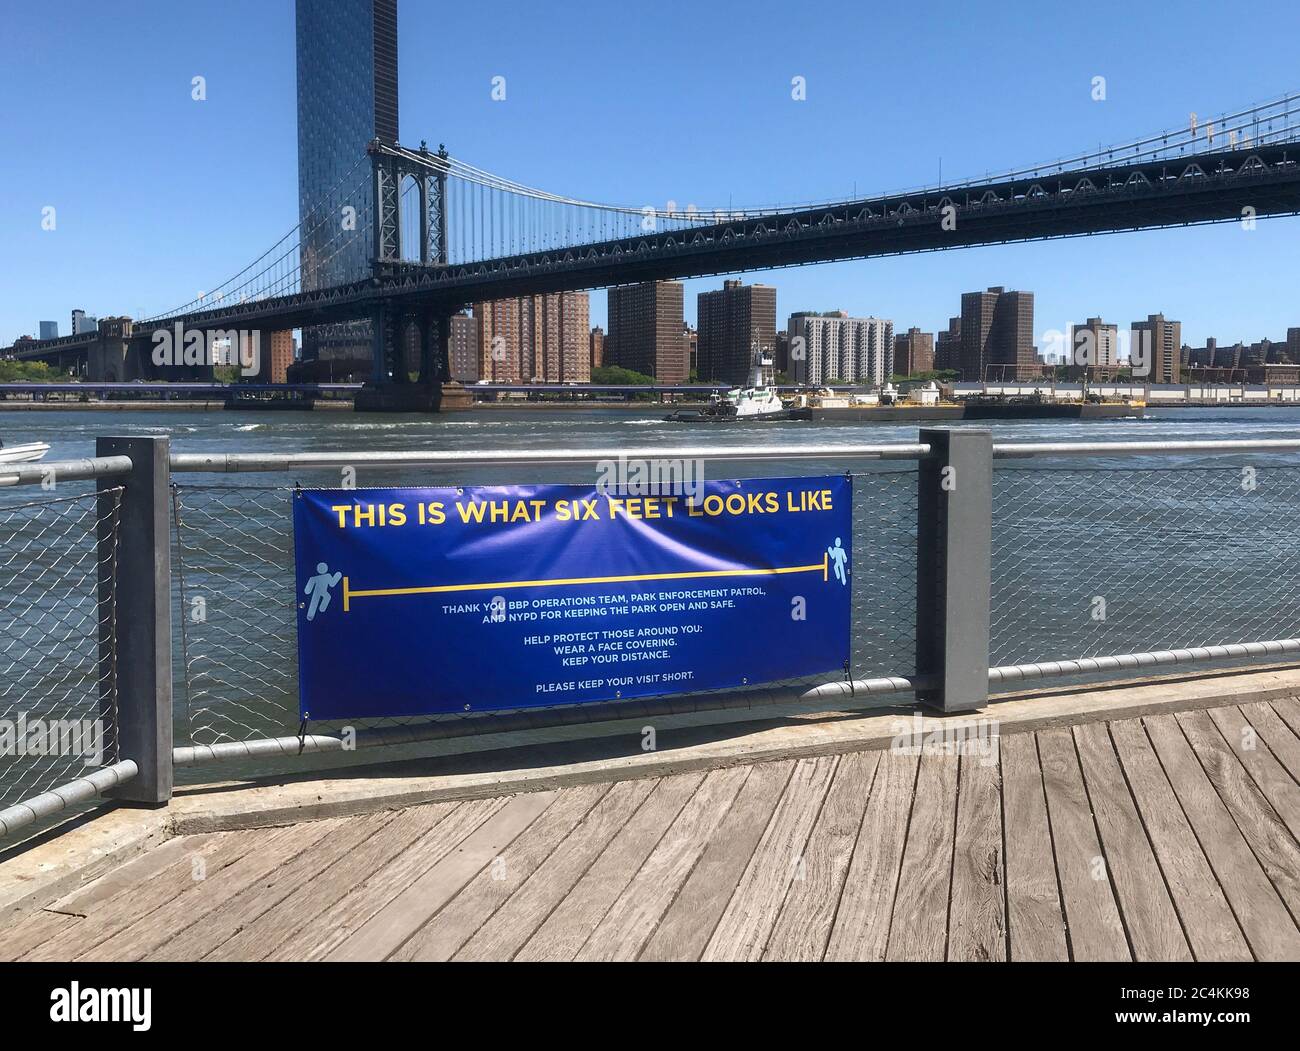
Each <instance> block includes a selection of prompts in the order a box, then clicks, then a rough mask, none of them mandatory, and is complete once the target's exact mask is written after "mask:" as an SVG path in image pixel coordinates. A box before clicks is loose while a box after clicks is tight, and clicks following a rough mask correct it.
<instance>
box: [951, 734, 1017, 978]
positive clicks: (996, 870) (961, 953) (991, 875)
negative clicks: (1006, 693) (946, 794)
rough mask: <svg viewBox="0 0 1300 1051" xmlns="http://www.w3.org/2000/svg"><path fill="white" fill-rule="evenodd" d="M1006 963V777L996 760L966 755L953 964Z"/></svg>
mask: <svg viewBox="0 0 1300 1051" xmlns="http://www.w3.org/2000/svg"><path fill="white" fill-rule="evenodd" d="M1006 958H1007V921H1006V876H1005V874H1004V870H1003V858H1002V778H1001V775H1000V774H999V773H998V765H997V760H996V759H995V758H994V759H985V758H983V757H982V756H979V755H963V756H962V757H961V766H960V768H959V770H958V785H957V826H956V840H955V842H954V847H953V855H952V892H951V896H950V899H949V906H948V959H949V960H977V961H981V962H983V961H988V960H1005V959H1006Z"/></svg>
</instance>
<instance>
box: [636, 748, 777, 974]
mask: <svg viewBox="0 0 1300 1051" xmlns="http://www.w3.org/2000/svg"><path fill="white" fill-rule="evenodd" d="M793 771H794V762H793V760H785V761H782V762H777V763H759V764H758V765H756V766H753V767H751V768H750V774H749V778H748V779H747V780H746V781H745V784H744V787H743V788H741V790H740V794H739V795H738V796H737V797H736V801H735V802H734V803H732V805H731V809H730V810H729V811H728V812H727V816H726V817H725V818H724V819H723V822H722V825H721V826H720V827H719V828H718V830H717V832H716V833H715V834H714V835H713V838H712V839H711V840H710V841H709V845H708V847H707V848H706V849H705V851H704V854H703V855H702V856H701V857H700V860H699V863H698V864H697V865H696V866H695V870H694V871H693V872H692V873H691V875H690V878H689V879H687V881H686V885H685V886H684V887H682V890H681V893H680V894H678V895H677V899H676V900H675V901H674V902H673V903H672V904H671V905H670V906H669V907H668V911H667V912H665V913H664V915H663V916H662V917H661V918H660V920H659V926H658V927H657V928H656V929H655V931H654V933H653V934H652V935H651V937H650V940H649V941H647V942H646V945H645V948H644V949H643V950H642V951H641V956H640V959H642V960H698V959H699V958H700V954H701V953H702V952H704V947H705V946H706V945H708V943H709V938H711V937H712V936H713V931H714V928H716V927H717V925H718V919H719V918H720V917H721V916H722V913H723V910H725V909H726V907H727V902H728V901H730V900H731V896H732V893H733V892H734V891H735V889H736V884H737V883H739V882H740V877H741V876H742V875H743V874H744V872H745V869H746V867H747V866H748V865H749V860H750V858H752V857H753V856H754V849H755V847H757V846H758V842H759V840H760V839H761V838H762V836H763V832H764V831H765V830H766V829H767V826H768V824H769V822H770V821H771V820H772V814H773V813H774V812H775V810H776V805H777V803H778V802H779V801H780V799H781V794H782V792H783V791H784V790H785V786H786V784H787V782H788V781H789V780H790V775H791V773H792V772H793Z"/></svg>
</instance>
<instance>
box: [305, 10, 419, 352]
mask: <svg viewBox="0 0 1300 1051" xmlns="http://www.w3.org/2000/svg"><path fill="white" fill-rule="evenodd" d="M296 6H297V55H298V218H299V221H300V223H301V224H302V225H301V228H300V241H301V245H302V287H303V289H304V290H310V289H313V288H320V287H323V286H327V285H333V284H339V283H341V282H345V281H355V280H357V279H358V278H361V277H363V276H365V275H366V274H367V273H368V268H369V263H370V258H371V254H372V250H373V245H374V229H373V226H372V224H371V219H370V217H369V213H368V209H367V207H366V205H367V204H368V196H369V193H370V189H369V186H370V181H369V178H368V172H369V170H370V162H369V160H368V159H367V157H366V144H367V143H369V142H370V140H371V139H374V138H379V139H382V140H384V141H386V142H397V0H297V5H296ZM354 196H356V197H358V198H359V199H356V200H353V199H351V198H352V197H354ZM348 205H351V206H352V207H353V208H355V209H356V213H355V214H356V217H357V218H356V229H355V230H354V231H352V232H351V237H350V238H349V240H348V242H347V243H346V244H340V241H339V238H338V235H339V233H340V230H341V229H342V225H343V222H344V211H343V209H344V208H345V207H347V206H348ZM303 357H304V358H306V359H312V358H317V357H322V358H324V357H329V358H338V359H344V358H346V359H358V360H359V361H360V360H368V359H369V357H370V326H369V324H368V323H366V322H361V323H359V324H348V325H335V326H328V327H320V328H316V329H307V330H304V332H303Z"/></svg>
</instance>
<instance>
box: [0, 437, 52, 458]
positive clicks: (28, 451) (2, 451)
mask: <svg viewBox="0 0 1300 1051" xmlns="http://www.w3.org/2000/svg"><path fill="white" fill-rule="evenodd" d="M49 451H50V447H49V446H48V445H46V444H45V443H44V442H28V443H27V444H26V445H5V443H4V442H0V463H35V462H36V461H37V460H39V459H41V457H43V456H44V455H45V454H46V453H47V452H49Z"/></svg>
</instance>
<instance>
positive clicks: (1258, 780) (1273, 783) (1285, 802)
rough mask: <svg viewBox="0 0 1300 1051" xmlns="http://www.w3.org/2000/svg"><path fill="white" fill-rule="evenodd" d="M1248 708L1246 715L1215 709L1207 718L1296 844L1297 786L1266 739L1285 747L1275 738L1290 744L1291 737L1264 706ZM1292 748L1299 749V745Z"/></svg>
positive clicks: (1299, 819) (1299, 818)
mask: <svg viewBox="0 0 1300 1051" xmlns="http://www.w3.org/2000/svg"><path fill="white" fill-rule="evenodd" d="M1250 707H1251V708H1253V709H1254V711H1252V712H1250V713H1247V712H1246V710H1245V709H1244V708H1232V707H1226V708H1215V709H1213V710H1212V711H1210V712H1209V713H1208V714H1209V716H1210V719H1211V720H1212V721H1213V723H1214V725H1215V726H1216V727H1218V729H1219V733H1221V734H1222V735H1223V739H1224V740H1225V741H1226V742H1227V743H1228V747H1229V749H1230V750H1231V751H1232V752H1233V754H1234V755H1235V756H1236V757H1237V759H1238V761H1240V763H1241V764H1242V765H1243V766H1244V767H1245V768H1246V772H1247V773H1248V774H1250V776H1251V780H1253V781H1254V782H1255V785H1256V786H1257V787H1258V788H1259V790H1260V792H1261V793H1263V795H1264V798H1265V799H1267V800H1268V802H1269V805H1270V806H1272V808H1273V810H1274V811H1276V813H1277V816H1278V817H1280V818H1281V819H1282V822H1283V823H1284V824H1285V825H1286V827H1287V828H1288V829H1289V830H1290V832H1291V836H1292V838H1293V839H1296V840H1300V785H1297V784H1296V782H1295V781H1294V780H1293V779H1292V777H1291V775H1290V774H1289V773H1288V772H1287V769H1286V767H1285V766H1284V765H1283V764H1282V762H1281V761H1280V759H1279V757H1278V756H1277V755H1276V754H1275V753H1274V752H1273V749H1272V745H1271V744H1270V743H1269V740H1270V739H1272V740H1279V739H1280V740H1281V741H1282V746H1283V747H1285V744H1286V738H1285V737H1282V738H1279V735H1280V734H1285V735H1286V737H1289V738H1291V739H1292V740H1295V735H1294V734H1292V733H1291V731H1290V730H1289V729H1287V727H1286V725H1285V724H1284V723H1283V722H1282V721H1281V720H1280V719H1278V717H1277V713H1276V712H1274V711H1273V709H1272V708H1270V707H1269V706H1268V705H1267V704H1262V703H1261V704H1257V705H1251V706H1250ZM1248 718H1249V721H1247V719H1248ZM1265 731H1267V734H1266V733H1265ZM1296 744H1297V745H1300V741H1296Z"/></svg>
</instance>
